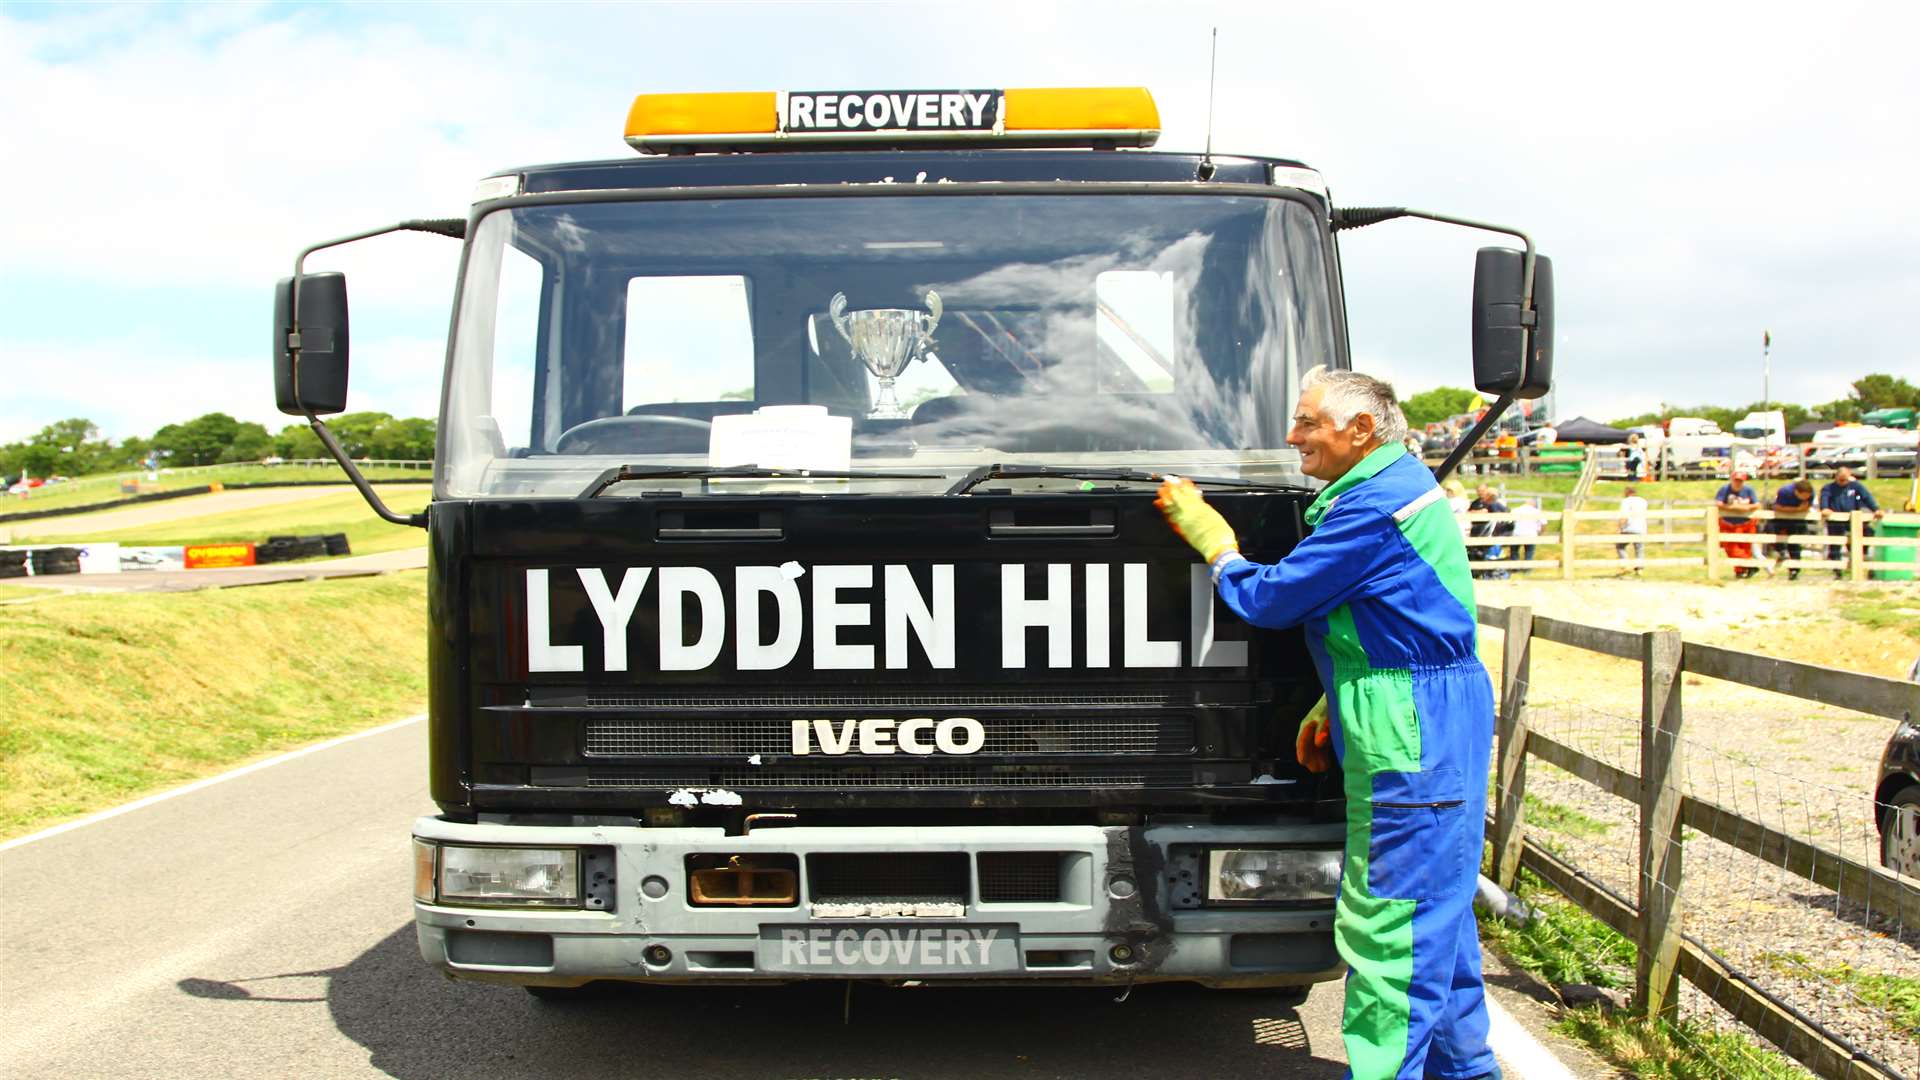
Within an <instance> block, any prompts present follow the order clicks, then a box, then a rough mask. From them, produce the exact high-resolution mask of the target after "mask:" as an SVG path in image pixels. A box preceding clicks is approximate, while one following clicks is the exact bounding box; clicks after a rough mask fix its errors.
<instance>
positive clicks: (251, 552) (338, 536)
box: [0, 533, 353, 578]
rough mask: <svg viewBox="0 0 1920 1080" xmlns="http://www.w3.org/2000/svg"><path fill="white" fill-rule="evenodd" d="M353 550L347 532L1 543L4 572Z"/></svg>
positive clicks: (210, 565)
mask: <svg viewBox="0 0 1920 1080" xmlns="http://www.w3.org/2000/svg"><path fill="white" fill-rule="evenodd" d="M351 554H353V549H352V545H351V544H349V542H348V540H347V534H346V533H331V534H327V535H322V536H272V537H268V538H267V539H266V540H265V541H264V542H261V543H257V544H256V543H252V542H248V541H238V542H231V543H219V544H186V545H178V546H166V545H161V546H153V547H136V546H126V545H121V544H116V543H106V544H81V545H68V546H59V547H35V548H13V549H0V578H10V577H45V576H47V575H50V574H99V573H123V572H126V573H132V572H138V571H154V570H208V569H224V568H229V567H235V566H255V565H258V564H261V563H276V562H291V561H292V560H295V559H318V558H325V557H327V556H333V555H351Z"/></svg>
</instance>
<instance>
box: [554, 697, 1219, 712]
mask: <svg viewBox="0 0 1920 1080" xmlns="http://www.w3.org/2000/svg"><path fill="white" fill-rule="evenodd" d="M567 696H568V695H561V696H560V697H559V698H556V699H555V700H552V701H546V700H540V699H539V698H538V697H536V699H535V700H534V702H533V704H536V705H559V704H565V703H566V702H565V700H563V699H564V698H565V697H567ZM572 700H573V701H577V702H580V703H581V704H582V705H584V706H585V707H586V708H590V709H674V710H679V709H857V710H868V709H893V710H896V711H898V710H916V711H915V712H914V713H913V715H916V716H918V715H924V713H923V712H920V711H917V710H926V709H979V708H999V709H1029V708H1038V709H1044V708H1058V707H1061V706H1073V707H1076V708H1086V707H1089V706H1094V707H1099V708H1107V709H1166V708H1173V707H1176V706H1179V705H1184V704H1187V703H1188V700H1187V699H1186V698H1185V697H1179V698H1176V697H1175V695H1172V694H1165V693H1151V692H1145V693H1125V694H1042V693H1025V692H1012V693H948V692H944V691H935V692H930V693H924V694H868V693H858V692H854V693H839V694H834V693H799V694H605V693H601V694H594V693H589V694H585V695H582V696H573V697H572Z"/></svg>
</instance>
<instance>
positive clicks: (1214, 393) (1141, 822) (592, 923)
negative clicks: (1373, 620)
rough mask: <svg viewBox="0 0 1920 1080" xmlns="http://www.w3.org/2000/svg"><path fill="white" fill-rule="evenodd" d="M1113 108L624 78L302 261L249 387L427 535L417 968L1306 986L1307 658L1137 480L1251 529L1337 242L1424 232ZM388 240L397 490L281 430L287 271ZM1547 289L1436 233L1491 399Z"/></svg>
mask: <svg viewBox="0 0 1920 1080" xmlns="http://www.w3.org/2000/svg"><path fill="white" fill-rule="evenodd" d="M1158 128H1159V120H1158V115H1157V112H1156V110H1155V107H1154V105H1153V102H1152V99H1151V97H1150V96H1149V95H1148V94H1147V92H1146V91H1144V90H1140V89H1100V90H1004V91H1003V90H957V91H924V92H920V91H916V92H907V93H896V92H879V93H839V92H834V93H804V94H803V93H797V92H796V93H765V94H690V95H642V96H641V97H640V98H639V99H637V100H636V102H635V103H634V106H633V110H632V112H631V114H630V116H629V120H628V127H627V140H628V142H629V143H630V144H632V145H633V146H634V147H635V148H636V149H638V150H640V151H641V152H642V154H641V155H640V156H636V157H633V158H629V159H626V160H619V161H596V162H585V163H578V164H562V165H547V166H540V167H533V168H524V169H516V170H512V171H509V172H503V173H501V174H500V175H497V176H493V177H490V178H488V179H486V180H484V181H482V183H481V184H480V187H479V190H478V191H477V192H476V194H475V201H474V203H473V206H472V209H471V211H470V213H469V214H468V216H467V217H466V218H465V219H442V220H420V221H408V222H403V223H401V224H398V225H395V226H391V227H388V228H385V229H376V230H372V231H370V232H366V233H361V234H357V235H355V236H351V237H346V238H342V239H341V240H334V241H329V242H327V243H324V244H317V245H315V246H314V247H312V248H309V249H307V250H306V251H303V252H302V253H301V256H300V260H299V261H297V262H296V264H295V276H294V277H292V278H289V279H287V280H286V281H283V282H282V283H281V285H280V289H279V295H278V305H277V311H276V318H275V345H274V351H275V362H276V370H275V373H276V390H277V394H278V399H279V405H280V407H281V408H282V409H283V410H285V411H287V412H289V413H292V414H296V415H301V416H305V417H306V418H308V420H309V421H310V422H311V423H312V424H313V427H314V430H315V431H316V433H317V434H319V436H320V437H321V439H322V441H323V442H325V443H326V444H327V445H328V447H329V449H330V450H332V451H333V452H334V454H335V456H336V457H337V458H339V459H340V461H341V464H342V467H343V468H345V469H346V470H347V471H348V473H349V475H350V476H351V477H353V478H354V480H355V482H356V484H358V485H359V487H360V489H361V490H362V492H363V493H364V494H365V495H366V496H367V498H368V500H369V502H370V503H372V504H373V506H374V509H375V510H376V511H377V512H379V513H380V514H382V516H385V517H387V518H388V519H390V520H394V521H401V522H405V523H408V524H412V525H419V526H422V527H425V528H426V529H427V531H428V545H429V552H430V558H429V568H428V581H429V589H428V606H429V615H430V618H429V634H430V642H429V663H430V667H431V672H430V676H431V701H430V706H429V738H430V748H431V749H430V756H431V791H432V797H433V799H434V801H435V802H436V803H437V804H438V805H439V808H440V813H438V814H437V815H434V816H431V817H425V818H421V819H420V820H419V821H418V822H417V823H416V824H415V826H414V829H413V852H414V858H415V863H414V865H415V876H414V901H415V908H414V910H415V915H416V923H417V928H418V932H419V941H420V949H421V952H422V954H423V956H424V957H425V958H426V960H427V961H428V962H429V963H431V964H433V965H436V966H438V967H440V968H441V969H443V970H445V971H446V972H447V973H449V974H450V975H453V976H456V977H459V978H463V979H474V980H482V981H489V982H497V983H509V984H519V985H523V986H527V987H529V988H530V989H533V990H535V991H536V992H541V993H558V992H563V991H564V990H565V989H567V988H571V987H578V986H581V985H583V984H586V983H589V982H593V981H597V980H629V981H648V982H683V983H716V982H766V981H781V980H795V979H812V978H835V979H846V978H861V979H875V980H880V981H885V982H896V983H908V982H922V983H925V982H951V981H964V982H970V983H976V984H984V983H993V982H1025V983H1032V982H1048V983H1056V984H1072V983H1080V984H1101V983H1105V984H1126V983H1135V982H1148V981H1155V980H1186V981H1192V982H1198V983H1203V984H1207V985H1212V986H1221V987H1260V986H1269V987H1287V986H1293V987H1304V986H1306V985H1307V984H1310V983H1312V982H1315V981H1320V980H1326V979H1332V978H1336V977H1337V976H1338V975H1339V973H1340V971H1341V969H1342V964H1341V962H1340V960H1339V958H1338V956H1337V955H1336V953H1335V950H1334V942H1333V936H1332V921H1333V900H1334V894H1335V890H1336V888H1337V886H1338V883H1339V880H1340V875H1341V856H1342V853H1341V848H1342V843H1343V837H1344V828H1343V825H1342V813H1341V801H1340V781H1339V778H1338V776H1337V775H1333V776H1324V775H1323V776H1315V775H1313V774H1310V773H1307V772H1305V771H1303V770H1302V769H1301V768H1300V767H1299V766H1298V765H1297V764H1296V763H1295V761H1294V754H1293V742H1294V737H1295V734H1296V731H1297V729H1298V725H1299V723H1300V721H1301V719H1302V718H1303V717H1304V716H1305V715H1307V713H1308V712H1309V710H1310V709H1311V708H1312V707H1313V706H1314V704H1315V702H1316V701H1317V700H1318V699H1319V698H1320V696H1321V687H1320V683H1319V680H1318V677H1317V676H1316V674H1315V671H1314V667H1313V665H1312V663H1311V661H1310V658H1309V655H1308V652H1307V650H1306V648H1305V645H1304V642H1303V639H1302V636H1301V634H1300V633H1299V632H1298V631H1286V632H1270V631H1264V630H1255V629H1251V628H1249V627H1247V626H1246V625H1244V624H1243V623H1241V622H1239V621H1238V620H1237V619H1235V618H1233V617H1232V616H1231V615H1230V614H1228V613H1227V612H1226V611H1225V609H1224V608H1223V607H1222V606H1221V605H1220V604H1219V603H1218V602H1217V601H1216V599H1215V597H1214V594H1213V590H1212V588H1211V586H1210V583H1209V580H1208V577H1207V573H1206V568H1205V567H1204V566H1202V565H1201V564H1200V562H1199V560H1198V559H1197V558H1196V557H1195V556H1194V555H1193V553H1192V552H1191V550H1190V549H1189V548H1188V547H1187V546H1186V545H1185V544H1184V543H1182V542H1181V541H1180V540H1179V539H1178V538H1177V537H1176V536H1175V535H1174V534H1173V533H1172V532H1171V531H1169V529H1168V528H1167V527H1166V525H1165V524H1164V523H1163V521H1162V519H1161V516H1160V514H1159V512H1158V511H1157V510H1156V509H1155V508H1154V506H1153V493H1154V488H1155V487H1156V485H1157V484H1158V483H1159V481H1160V479H1161V478H1162V477H1163V476H1167V475H1181V476H1188V477H1192V478H1193V479H1195V480H1196V481H1197V482H1198V483H1200V484H1201V485H1202V487H1203V489H1204V490H1205V491H1206V493H1207V495H1208V497H1209V499H1210V500H1211V502H1212V503H1213V504H1214V505H1215V506H1217V507H1218V508H1219V509H1220V510H1221V511H1222V512H1223V513H1224V514H1225V515H1226V516H1227V517H1228V518H1229V519H1230V520H1231V521H1232V522H1233V524H1234V526H1235V527H1236V529H1237V530H1238V532H1239V535H1240V537H1241V539H1242V544H1243V546H1244V549H1245V550H1246V552H1247V554H1248V555H1249V556H1250V557H1252V558H1254V559H1256V560H1273V559H1278V558H1279V557H1281V556H1283V555H1285V554H1286V553H1287V552H1288V551H1289V550H1290V549H1291V548H1292V547H1293V545H1294V544H1295V543H1297V542H1298V541H1299V539H1300V538H1301V536H1302V535H1303V531H1304V524H1303V520H1302V512H1303V511H1304V510H1305V509H1306V507H1307V505H1308V503H1309V502H1310V500H1311V499H1312V498H1313V494H1314V485H1313V484H1312V483H1311V482H1309V481H1307V480H1306V478H1305V477H1303V476H1302V475H1301V473H1300V471H1299V460H1298V456H1297V454H1296V453H1295V452H1294V451H1293V450H1292V449H1290V448H1289V447H1288V445H1287V442H1286V437H1287V432H1288V427H1289V419H1290V414H1291V409H1292V407H1293V404H1294V402H1295V401H1296V399H1297V397H1298V395H1299V390H1300V384H1301V380H1302V377H1303V375H1304V374H1305V373H1306V372H1307V371H1309V370H1310V369H1311V368H1313V367H1314V366H1315V365H1328V366H1330V367H1334V368H1341V367H1346V366H1347V365H1348V363H1349V361H1348V344H1347V327H1346V322H1345V314H1344V310H1343V305H1342V300H1341V293H1340V268H1339V261H1338V253H1337V247H1336V244H1335V233H1336V231H1337V230H1339V229H1341V228H1347V227H1354V226H1358V225H1366V224H1371V223H1373V222H1376V221H1381V220H1385V219H1387V218H1390V217H1398V216H1407V215H1412V216H1424V217H1430V218H1437V219H1438V220H1446V221H1452V220H1455V219H1448V218H1439V217H1438V216H1437V215H1430V214H1423V213H1419V212H1415V211H1406V210H1402V209H1398V208H1394V209H1386V208H1381V209H1364V210H1353V209H1335V208H1334V207H1333V206H1332V204H1331V202H1330V200H1329V198H1328V193H1327V189H1326V186H1325V184H1324V182H1323V181H1322V180H1321V178H1320V176H1319V174H1318V173H1316V172H1314V171H1312V170H1311V169H1308V168H1307V167H1305V166H1303V165H1301V164H1300V163H1298V162H1294V161H1287V160H1279V159H1270V158H1259V157H1228V156H1218V155H1195V154H1172V153H1157V152H1149V151H1148V150H1146V149H1144V147H1146V146H1148V145H1151V143H1152V142H1153V141H1154V138H1155V137H1156V136H1157V135H1158ZM1457 223H1458V224H1463V225H1470V226H1474V227H1481V228H1492V229H1495V231H1501V232H1508V233H1512V235H1515V236H1521V234H1519V233H1513V232H1512V230H1506V229H1499V228H1497V227H1493V226H1478V225H1476V223H1473V222H1465V221H1459V222H1457ZM397 230H423V231H429V232H438V233H444V234H446V235H448V236H452V237H456V238H461V239H463V241H464V244H465V249H464V255H463V259H462V262H461V270H460V276H459V283H458V291H457V294H456V299H455V304H454V315H453V325H452V331H451V340H450V341H449V343H448V349H447V367H446V378H445V384H444V394H443V401H442V409H441V416H440V427H439V445H438V456H437V460H436V463H435V473H434V492H433V500H432V502H431V504H430V506H429V508H428V510H427V511H426V512H425V513H424V514H421V515H414V516H402V515H397V514H394V513H393V512H392V511H390V510H389V509H388V508H387V507H386V506H385V505H384V504H383V503H382V502H381V501H380V499H379V498H378V496H377V494H376V493H375V492H374V491H373V490H372V489H371V488H370V487H368V486H367V484H366V482H365V480H364V478H362V477H361V475H360V474H359V472H358V471H357V470H356V469H355V467H354V465H353V463H352V462H351V461H350V460H349V459H348V458H347V456H346V455H345V454H344V453H342V452H341V451H340V450H339V447H338V444H337V442H336V441H335V440H334V438H333V436H332V434H331V433H330V432H329V431H328V429H327V427H326V424H325V422H324V421H323V420H321V419H320V417H321V416H323V415H326V414H330V413H337V412H340V411H342V410H343V409H344V408H345V406H346V387H347V342H348V320H347V303H346V289H345V282H344V280H343V278H342V277H341V275H339V274H334V273H307V272H306V271H305V269H304V267H305V259H306V258H307V257H308V255H310V254H311V253H312V252H314V251H317V250H320V249H322V248H326V247H331V246H334V245H337V244H341V243H346V242H349V241H357V240H363V239H366V238H368V237H371V236H376V235H379V234H381V233H385V232H392V231H397ZM1521 239H1522V240H1524V239H1525V238H1524V236H1521ZM1546 270H1547V264H1546V261H1545V260H1544V259H1538V260H1536V258H1535V257H1534V254H1533V250H1532V245H1531V242H1530V241H1528V242H1526V244H1525V250H1524V251H1521V250H1512V249H1485V250H1483V251H1482V252H1481V254H1480V257H1479V263H1478V266H1477V267H1476V282H1475V293H1476V295H1475V307H1474V315H1473V329H1474V352H1475V369H1476V370H1475V381H1476V384H1477V385H1478V386H1479V387H1480V388H1481V389H1483V390H1487V391H1490V392H1492V393H1495V394H1498V395H1502V396H1503V398H1504V399H1505V400H1503V402H1502V404H1503V406H1504V404H1505V401H1510V400H1512V399H1513V398H1514V397H1530V396H1537V395H1538V394H1539V393H1541V392H1542V391H1544V389H1545V383H1546V378H1547V375H1546V373H1547V369H1548V366H1549V365H1548V362H1547V342H1548V341H1550V335H1549V334H1548V333H1547V331H1546V326H1545V323H1546V321H1547V319H1548V314H1547V313H1548V310H1549V303H1548V297H1549V294H1550V285H1549V281H1548V278H1547V273H1546ZM1496 412H1497V411H1490V412H1489V414H1488V418H1487V419H1488V422H1491V420H1492V418H1493V417H1494V416H1495V415H1496ZM1472 443H1473V440H1472V439H1471V438H1470V439H1467V440H1466V441H1464V442H1463V443H1462V444H1461V445H1462V447H1470V446H1471V445H1472Z"/></svg>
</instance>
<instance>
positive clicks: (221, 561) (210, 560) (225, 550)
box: [182, 544, 253, 570]
mask: <svg viewBox="0 0 1920 1080" xmlns="http://www.w3.org/2000/svg"><path fill="white" fill-rule="evenodd" d="M182 550H183V558H184V561H185V562H186V565H187V569H189V570H212V569H220V568H224V567H229V566H252V565H253V545H252V544H195V545H193V546H190V547H187V548H184V549H182Z"/></svg>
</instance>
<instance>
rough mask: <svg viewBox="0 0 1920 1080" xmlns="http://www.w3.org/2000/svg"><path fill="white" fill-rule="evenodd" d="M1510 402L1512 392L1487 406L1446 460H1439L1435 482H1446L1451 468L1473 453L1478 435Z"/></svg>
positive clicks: (1481, 433)
mask: <svg viewBox="0 0 1920 1080" xmlns="http://www.w3.org/2000/svg"><path fill="white" fill-rule="evenodd" d="M1512 404H1513V395H1512V394H1501V395H1500V397H1499V398H1498V399H1497V400H1495V401H1494V403H1493V404H1492V405H1490V406H1488V407H1487V412H1486V415H1485V416H1482V417H1481V418H1480V422H1479V423H1476V424H1474V425H1473V429H1472V430H1470V431H1468V432H1467V433H1466V434H1465V435H1463V436H1461V438H1460V445H1458V446H1456V447H1454V448H1453V452H1452V453H1450V454H1448V455H1447V460H1445V461H1443V462H1441V463H1440V467H1439V468H1438V469H1435V470H1434V473H1433V479H1434V480H1435V482H1437V483H1442V484H1444V483H1446V482H1447V477H1448V476H1450V475H1452V473H1453V470H1455V469H1457V468H1459V467H1460V462H1461V461H1462V460H1464V459H1465V458H1466V456H1467V455H1468V454H1471V453H1473V448H1474V447H1475V446H1477V445H1478V444H1479V442H1480V437H1481V436H1482V435H1485V434H1486V433H1487V429H1488V428H1490V427H1492V426H1493V425H1494V424H1496V423H1498V422H1499V421H1500V417H1501V415H1502V414H1504V413H1505V412H1506V411H1507V406H1509V405H1512Z"/></svg>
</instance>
